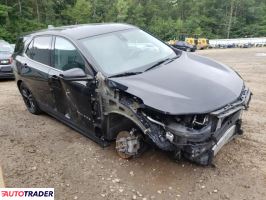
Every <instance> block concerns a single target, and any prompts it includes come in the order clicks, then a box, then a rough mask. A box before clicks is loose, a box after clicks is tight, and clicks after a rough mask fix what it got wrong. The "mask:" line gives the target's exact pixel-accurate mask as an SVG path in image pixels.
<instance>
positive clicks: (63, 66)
mask: <svg viewBox="0 0 266 200" xmlns="http://www.w3.org/2000/svg"><path fill="white" fill-rule="evenodd" d="M54 67H55V68H57V69H60V70H63V71H66V70H69V69H72V68H81V69H83V70H85V62H84V60H83V58H82V57H81V55H80V53H79V52H78V50H77V49H76V47H75V46H74V45H73V44H72V43H71V42H69V41H68V40H66V39H64V38H61V37H56V40H55V46H54Z"/></svg>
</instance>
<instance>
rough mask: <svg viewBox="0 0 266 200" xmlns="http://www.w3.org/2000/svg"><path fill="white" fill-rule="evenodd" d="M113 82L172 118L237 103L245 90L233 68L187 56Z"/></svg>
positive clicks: (206, 111)
mask: <svg viewBox="0 0 266 200" xmlns="http://www.w3.org/2000/svg"><path fill="white" fill-rule="evenodd" d="M221 76H222V77H223V78H222V79H220V77H221ZM112 80H113V81H115V82H117V83H119V84H122V85H124V86H126V87H127V88H128V89H127V90H126V91H127V92H128V93H130V94H132V95H134V96H137V97H139V98H141V99H142V100H143V103H144V104H145V105H147V106H149V107H151V108H154V109H156V110H158V111H162V112H164V113H168V114H173V115H180V114H198V113H208V112H210V111H213V110H216V109H219V108H221V107H223V106H225V105H227V104H229V103H232V102H233V101H235V100H236V99H237V98H238V97H239V95H240V93H241V91H242V88H243V80H242V79H241V78H240V77H239V76H238V75H237V74H236V73H235V72H234V71H233V70H232V69H230V68H228V67H226V66H224V65H222V64H219V63H216V62H214V61H212V60H209V59H206V58H204V57H201V56H197V55H194V54H187V53H183V54H182V56H181V57H180V58H179V59H177V60H175V61H174V62H171V63H169V64H167V65H164V66H162V67H158V68H156V69H154V70H152V71H148V72H146V73H143V74H139V75H135V76H130V77H121V78H113V79H112ZM210 94H212V95H210ZM162 102H163V103H162Z"/></svg>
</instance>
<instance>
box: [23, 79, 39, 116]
mask: <svg viewBox="0 0 266 200" xmlns="http://www.w3.org/2000/svg"><path fill="white" fill-rule="evenodd" d="M19 89H20V93H21V95H22V98H23V100H24V103H25V105H26V107H27V109H28V111H29V112H30V113H32V114H34V115H38V114H40V113H41V109H40V108H39V106H38V104H37V102H36V100H35V99H34V97H33V95H32V93H31V91H30V90H29V89H28V88H27V86H26V85H25V84H24V83H21V85H20V88H19Z"/></svg>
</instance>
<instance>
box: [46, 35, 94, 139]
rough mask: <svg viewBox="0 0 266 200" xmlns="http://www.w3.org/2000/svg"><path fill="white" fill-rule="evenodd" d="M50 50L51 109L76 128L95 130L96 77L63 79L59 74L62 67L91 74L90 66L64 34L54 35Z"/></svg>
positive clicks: (64, 69)
mask: <svg viewBox="0 0 266 200" xmlns="http://www.w3.org/2000/svg"><path fill="white" fill-rule="evenodd" d="M52 54H53V59H52V60H53V68H52V69H51V70H50V71H49V85H50V88H51V92H52V96H53V98H54V106H53V109H54V111H55V112H56V113H57V114H58V115H60V117H61V118H63V119H64V120H65V121H67V122H68V123H72V124H74V125H75V126H77V127H78V128H79V129H82V130H83V131H85V132H88V131H90V132H91V131H94V126H93V121H94V118H95V117H96V116H95V115H94V113H95V112H94V109H93V105H94V95H95V81H94V80H86V81H66V80H64V79H63V78H62V77H61V74H62V73H63V72H64V71H67V70H70V69H73V68H81V69H82V70H84V71H85V73H87V74H90V73H91V72H90V70H88V68H89V66H88V65H87V63H86V61H85V60H84V59H83V57H82V56H81V53H80V52H79V50H78V49H77V48H76V46H74V44H73V43H72V42H70V41H69V40H68V39H66V38H63V37H59V36H57V37H54V48H53V53H52ZM90 75H92V76H93V74H90ZM88 134H89V133H88Z"/></svg>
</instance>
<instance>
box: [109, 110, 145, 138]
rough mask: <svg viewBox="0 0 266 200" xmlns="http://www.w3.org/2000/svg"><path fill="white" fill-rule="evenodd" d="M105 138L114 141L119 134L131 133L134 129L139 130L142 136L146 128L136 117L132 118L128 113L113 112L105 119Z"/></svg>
mask: <svg viewBox="0 0 266 200" xmlns="http://www.w3.org/2000/svg"><path fill="white" fill-rule="evenodd" d="M104 121H105V123H104V124H105V128H106V131H105V134H106V135H105V137H106V139H108V140H114V139H115V138H116V136H117V134H118V133H119V132H120V131H122V130H127V131H130V130H131V129H132V128H137V129H138V130H139V131H140V132H141V133H142V134H144V133H145V130H146V128H145V127H144V125H143V124H141V122H140V121H139V120H137V118H136V117H132V116H130V115H128V114H126V113H123V112H119V111H112V112H109V113H108V114H107V115H106V118H105V120H104Z"/></svg>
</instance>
